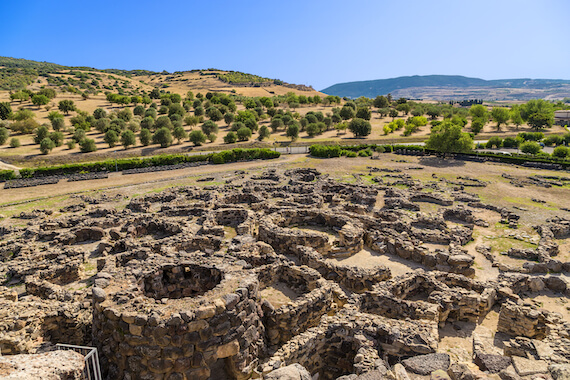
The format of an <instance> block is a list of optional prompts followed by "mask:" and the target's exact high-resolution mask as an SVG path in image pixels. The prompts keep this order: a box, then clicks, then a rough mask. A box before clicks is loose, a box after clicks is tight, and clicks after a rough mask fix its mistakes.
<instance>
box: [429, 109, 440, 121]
mask: <svg viewBox="0 0 570 380" xmlns="http://www.w3.org/2000/svg"><path fill="white" fill-rule="evenodd" d="M426 115H428V116H429V117H430V118H431V119H432V120H435V119H437V118H438V117H439V116H440V115H441V110H440V109H439V107H437V106H431V107H428V109H427V111H426Z"/></svg>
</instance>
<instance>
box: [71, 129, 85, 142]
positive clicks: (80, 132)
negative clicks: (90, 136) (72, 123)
mask: <svg viewBox="0 0 570 380" xmlns="http://www.w3.org/2000/svg"><path fill="white" fill-rule="evenodd" d="M86 137H87V134H86V133H85V130H84V129H81V128H77V129H75V132H74V133H73V137H72V139H73V140H75V142H77V143H81V141H83V140H85V138H86Z"/></svg>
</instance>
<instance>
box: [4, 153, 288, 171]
mask: <svg viewBox="0 0 570 380" xmlns="http://www.w3.org/2000/svg"><path fill="white" fill-rule="evenodd" d="M280 155H281V154H280V153H279V152H274V151H272V150H270V149H232V150H227V151H222V152H219V153H215V154H214V153H208V154H197V155H191V156H189V155H184V154H169V155H160V156H153V157H146V158H128V159H119V160H105V161H99V162H87V163H81V164H66V165H58V166H49V167H40V168H32V169H22V170H20V175H21V177H22V178H37V177H43V176H48V175H68V174H76V173H92V172H104V171H108V172H113V171H115V170H118V171H123V170H127V169H137V168H146V167H151V166H165V165H177V164H182V163H188V162H200V161H210V162H214V163H224V162H234V161H241V160H249V159H270V158H277V157H279V156H280ZM214 156H216V160H214V159H213V157H214ZM220 157H222V158H223V162H220ZM1 173H2V172H0V174H1Z"/></svg>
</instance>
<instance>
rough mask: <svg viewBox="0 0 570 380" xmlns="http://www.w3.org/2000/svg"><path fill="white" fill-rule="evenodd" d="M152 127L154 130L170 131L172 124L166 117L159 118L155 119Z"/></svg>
mask: <svg viewBox="0 0 570 380" xmlns="http://www.w3.org/2000/svg"><path fill="white" fill-rule="evenodd" d="M154 127H155V128H156V129H160V128H167V129H169V130H172V129H173V128H172V122H171V121H170V118H169V117H168V116H160V117H159V118H158V119H156V122H155V123H154Z"/></svg>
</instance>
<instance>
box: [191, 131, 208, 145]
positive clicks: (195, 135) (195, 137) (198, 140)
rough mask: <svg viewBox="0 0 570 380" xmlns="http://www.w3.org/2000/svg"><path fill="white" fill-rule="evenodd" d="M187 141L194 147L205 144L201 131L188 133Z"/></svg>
mask: <svg viewBox="0 0 570 380" xmlns="http://www.w3.org/2000/svg"><path fill="white" fill-rule="evenodd" d="M189 140H190V141H191V142H192V143H193V144H194V145H195V146H200V145H202V144H203V143H205V142H206V134H205V133H204V132H202V131H199V130H196V131H192V132H190V135H189Z"/></svg>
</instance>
